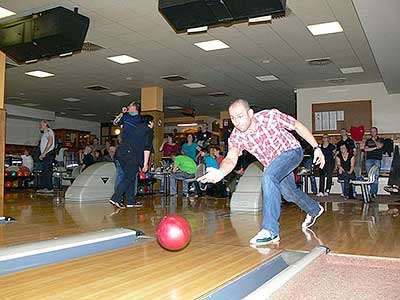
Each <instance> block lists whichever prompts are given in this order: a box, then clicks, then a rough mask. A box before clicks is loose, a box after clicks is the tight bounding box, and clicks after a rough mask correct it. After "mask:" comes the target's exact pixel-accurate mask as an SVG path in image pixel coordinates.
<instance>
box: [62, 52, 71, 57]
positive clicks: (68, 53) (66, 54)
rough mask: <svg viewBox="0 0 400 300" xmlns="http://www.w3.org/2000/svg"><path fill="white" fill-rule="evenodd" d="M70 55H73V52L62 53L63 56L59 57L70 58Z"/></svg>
mask: <svg viewBox="0 0 400 300" xmlns="http://www.w3.org/2000/svg"><path fill="white" fill-rule="evenodd" d="M70 55H72V52H66V53H62V54H60V55H59V56H60V57H66V56H70Z"/></svg>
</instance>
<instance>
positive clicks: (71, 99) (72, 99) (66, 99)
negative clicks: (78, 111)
mask: <svg viewBox="0 0 400 300" xmlns="http://www.w3.org/2000/svg"><path fill="white" fill-rule="evenodd" d="M63 100H64V101H68V102H79V101H81V99H78V98H72V97H69V98H63Z"/></svg>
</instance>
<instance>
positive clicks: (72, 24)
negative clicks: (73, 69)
mask: <svg viewBox="0 0 400 300" xmlns="http://www.w3.org/2000/svg"><path fill="white" fill-rule="evenodd" d="M88 28H89V18H88V17H85V16H82V15H80V14H78V12H77V10H75V11H71V10H69V9H66V8H64V7H61V6H59V7H55V8H52V9H49V10H46V11H43V12H40V13H35V14H32V15H29V16H26V17H22V18H19V19H17V20H13V21H9V22H7V23H3V24H0V50H1V51H3V52H4V53H5V54H7V56H9V57H10V58H11V59H13V60H14V61H16V62H17V63H25V62H27V61H34V60H40V59H49V58H51V57H54V56H59V55H61V54H66V53H70V52H72V53H74V52H77V51H80V50H81V49H82V46H83V42H84V41H85V37H86V33H87V31H88Z"/></svg>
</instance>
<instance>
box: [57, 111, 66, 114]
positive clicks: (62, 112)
mask: <svg viewBox="0 0 400 300" xmlns="http://www.w3.org/2000/svg"><path fill="white" fill-rule="evenodd" d="M59 114H60V115H66V114H67V113H66V112H64V111H60V112H59Z"/></svg>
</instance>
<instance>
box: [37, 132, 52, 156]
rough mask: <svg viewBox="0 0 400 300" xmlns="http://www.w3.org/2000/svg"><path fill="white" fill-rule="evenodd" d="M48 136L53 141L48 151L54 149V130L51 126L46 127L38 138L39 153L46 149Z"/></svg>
mask: <svg viewBox="0 0 400 300" xmlns="http://www.w3.org/2000/svg"><path fill="white" fill-rule="evenodd" d="M50 136H51V137H52V138H53V143H52V145H51V147H50V149H49V150H48V152H49V151H51V150H53V149H54V145H55V140H54V132H53V130H52V129H51V128H47V129H45V130H44V132H43V135H42V138H41V139H40V153H41V154H43V152H44V150H45V149H46V146H47V140H48V138H49V137H50Z"/></svg>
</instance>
